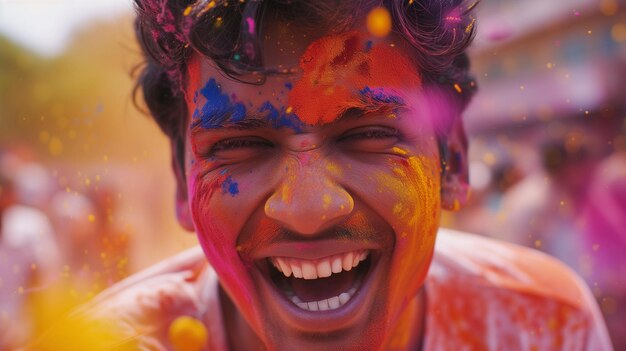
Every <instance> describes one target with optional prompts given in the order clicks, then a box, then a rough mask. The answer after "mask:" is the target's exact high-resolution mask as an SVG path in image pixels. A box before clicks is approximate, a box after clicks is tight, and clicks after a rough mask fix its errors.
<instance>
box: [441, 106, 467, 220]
mask: <svg viewBox="0 0 626 351" xmlns="http://www.w3.org/2000/svg"><path fill="white" fill-rule="evenodd" d="M440 147H441V207H442V208H443V209H445V210H448V211H458V210H460V209H461V208H463V207H464V206H465V205H466V204H467V201H468V199H469V195H470V187H469V172H468V162H467V137H466V136H465V129H464V127H463V122H462V121H461V118H460V117H457V118H456V119H455V121H454V124H453V125H452V128H451V129H450V133H449V134H448V137H447V138H445V139H444V140H442V141H441V142H440Z"/></svg>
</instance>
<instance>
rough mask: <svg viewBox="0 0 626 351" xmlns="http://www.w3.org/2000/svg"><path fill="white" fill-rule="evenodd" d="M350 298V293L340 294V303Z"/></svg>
mask: <svg viewBox="0 0 626 351" xmlns="http://www.w3.org/2000/svg"><path fill="white" fill-rule="evenodd" d="M348 300H350V295H349V294H348V293H341V294H339V303H341V304H342V305H343V304H345V303H346V302H348Z"/></svg>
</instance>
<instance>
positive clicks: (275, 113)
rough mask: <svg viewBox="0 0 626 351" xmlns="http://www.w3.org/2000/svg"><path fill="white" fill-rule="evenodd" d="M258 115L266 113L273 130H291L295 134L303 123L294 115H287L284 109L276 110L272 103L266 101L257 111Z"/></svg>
mask: <svg viewBox="0 0 626 351" xmlns="http://www.w3.org/2000/svg"><path fill="white" fill-rule="evenodd" d="M259 112H260V113H266V114H267V115H266V118H267V121H268V122H269V123H270V125H271V126H272V127H273V128H276V129H279V128H283V127H287V128H291V129H293V130H294V131H295V132H296V133H300V132H301V131H302V128H303V127H304V123H302V121H301V120H300V119H299V118H298V116H296V114H294V113H287V112H286V111H285V109H284V108H281V109H280V110H278V109H277V108H276V107H275V106H274V105H272V103H270V102H269V101H266V102H264V103H263V105H262V106H261V108H260V109H259Z"/></svg>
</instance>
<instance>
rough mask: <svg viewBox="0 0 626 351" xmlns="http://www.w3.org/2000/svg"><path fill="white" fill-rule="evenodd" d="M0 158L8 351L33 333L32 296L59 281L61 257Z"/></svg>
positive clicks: (2, 312) (0, 292)
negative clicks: (20, 197) (23, 200)
mask: <svg viewBox="0 0 626 351" xmlns="http://www.w3.org/2000/svg"><path fill="white" fill-rule="evenodd" d="M10 157H11V156H10V155H8V153H4V154H0V350H10V349H12V348H14V347H16V346H18V345H20V344H22V343H24V342H26V341H27V340H29V338H30V337H31V336H32V335H31V333H33V332H34V329H35V324H36V320H35V318H34V316H33V311H32V310H31V308H30V307H31V305H30V303H31V302H32V296H33V295H36V294H38V293H40V292H41V291H44V290H45V289H47V288H49V287H50V285H51V284H52V283H54V282H56V281H57V280H58V278H59V274H60V271H61V266H60V264H61V257H60V254H59V250H58V245H57V243H56V241H55V240H56V239H55V235H54V232H53V228H52V225H51V224H50V221H49V219H48V217H47V216H46V215H45V214H44V213H43V212H41V211H40V210H38V209H36V208H34V207H30V206H26V205H23V204H21V203H19V202H18V199H19V196H18V194H19V192H20V191H19V189H18V188H17V187H16V186H15V183H16V182H14V179H13V178H12V177H11V175H9V174H7V172H6V170H7V168H9V167H4V166H5V163H4V162H3V161H7V159H8V158H10Z"/></svg>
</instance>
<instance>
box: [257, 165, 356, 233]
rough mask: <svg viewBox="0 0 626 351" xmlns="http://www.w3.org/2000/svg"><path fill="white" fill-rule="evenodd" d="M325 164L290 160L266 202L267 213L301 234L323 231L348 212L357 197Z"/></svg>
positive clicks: (350, 210) (352, 207)
mask: <svg viewBox="0 0 626 351" xmlns="http://www.w3.org/2000/svg"><path fill="white" fill-rule="evenodd" d="M323 163H324V162H323V161H320V162H314V164H302V163H301V162H298V161H297V160H290V161H289V162H288V165H287V167H286V168H285V169H286V174H285V176H284V177H283V178H282V180H281V182H280V184H279V185H278V186H277V187H276V191H274V193H273V194H272V195H271V196H270V197H269V198H268V199H267V201H266V203H265V214H266V215H267V216H268V217H270V218H272V219H274V220H276V221H278V222H280V223H281V224H282V225H284V226H285V227H286V228H288V229H290V230H292V231H294V232H296V233H299V234H302V235H315V234H317V233H320V232H322V231H324V230H325V229H328V228H330V227H331V226H333V225H334V224H335V223H337V222H339V221H340V220H341V219H342V218H344V217H346V216H347V215H349V214H350V213H351V212H352V210H353V209H354V200H353V199H352V196H351V195H350V194H349V193H348V192H347V191H346V189H344V188H343V187H342V186H341V185H339V184H338V183H337V181H336V180H335V179H333V175H332V174H331V172H330V171H329V170H328V167H325V166H324V164H323Z"/></svg>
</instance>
